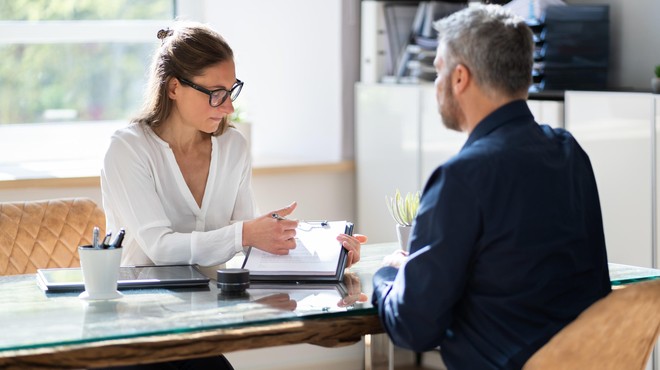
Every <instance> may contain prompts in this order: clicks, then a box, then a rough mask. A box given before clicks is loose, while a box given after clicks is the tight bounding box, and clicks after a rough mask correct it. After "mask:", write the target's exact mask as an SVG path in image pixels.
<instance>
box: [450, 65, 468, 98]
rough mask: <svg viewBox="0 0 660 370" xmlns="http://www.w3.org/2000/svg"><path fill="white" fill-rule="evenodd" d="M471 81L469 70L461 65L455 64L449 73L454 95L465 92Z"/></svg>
mask: <svg viewBox="0 0 660 370" xmlns="http://www.w3.org/2000/svg"><path fill="white" fill-rule="evenodd" d="M471 80H472V74H471V73H470V70H469V69H468V68H467V67H466V66H464V65H463V64H457V65H456V67H455V68H454V70H453V71H452V73H451V87H452V89H453V91H454V94H461V93H463V92H465V90H466V89H467V87H468V85H469V84H470V82H471Z"/></svg>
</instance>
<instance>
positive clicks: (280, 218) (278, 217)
mask: <svg viewBox="0 0 660 370" xmlns="http://www.w3.org/2000/svg"><path fill="white" fill-rule="evenodd" d="M271 217H273V218H274V219H276V220H280V221H284V220H286V218H284V217H282V216H280V215H278V214H277V213H273V214H272V215H271Z"/></svg>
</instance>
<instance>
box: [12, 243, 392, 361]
mask: <svg viewBox="0 0 660 370" xmlns="http://www.w3.org/2000/svg"><path fill="white" fill-rule="evenodd" d="M394 249H396V244H382V245H376V244H374V245H369V246H368V247H367V246H364V248H363V249H362V251H363V252H362V259H361V261H360V262H359V263H358V264H357V265H355V266H353V267H352V268H350V269H348V270H347V272H346V273H345V274H344V275H345V276H344V280H343V281H342V282H341V283H339V284H252V285H251V286H250V288H248V289H247V291H246V293H245V294H242V295H227V294H224V293H223V292H222V291H220V290H219V289H218V288H217V287H216V284H215V281H212V282H211V283H210V284H209V286H208V287H207V288H201V289H200V288H195V289H189V288H188V289H183V288H179V289H134V290H122V293H123V297H122V298H120V299H116V300H108V301H83V300H81V299H79V298H78V294H79V292H67V293H44V292H43V291H42V290H41V289H40V288H39V287H38V285H37V283H36V277H35V275H33V274H32V275H15V276H4V277H0V327H1V328H3V335H2V336H0V351H9V350H17V349H29V348H40V347H50V346H56V345H68V344H79V343H87V342H94V341H101V340H109V339H120V338H133V337H139V336H148V335H158V334H172V333H184V332H193V331H199V330H210V329H218V328H235V327H242V326H250V325H259V324H268V323H279V322H286V321H291V320H306V319H312V318H318V317H336V316H345V315H373V314H375V312H376V311H375V309H374V308H373V307H372V305H371V302H370V297H371V291H372V286H371V280H372V276H373V272H374V271H375V270H377V269H378V267H379V266H380V263H381V261H382V257H383V256H384V255H386V254H389V253H390V252H391V251H393V250H394ZM238 258H239V259H240V258H241V257H238ZM232 262H233V263H234V264H240V260H234V261H232Z"/></svg>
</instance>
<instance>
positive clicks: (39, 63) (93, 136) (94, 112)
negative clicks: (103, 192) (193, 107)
mask: <svg viewBox="0 0 660 370" xmlns="http://www.w3.org/2000/svg"><path fill="white" fill-rule="evenodd" d="M174 13H175V9H174V0H104V1H96V0H58V1H51V0H0V55H2V56H3V61H2V63H1V64H0V81H2V83H1V84H0V96H1V97H2V98H1V99H0V180H6V179H13V178H35V177H44V176H46V177H52V176H55V177H57V176H78V175H96V174H98V171H96V173H89V172H90V169H91V170H92V171H94V170H95V169H98V168H100V165H101V162H100V161H101V158H102V156H103V153H104V151H105V147H106V145H107V140H108V138H109V136H110V134H111V133H112V132H113V131H114V130H115V129H116V128H118V127H120V126H123V125H125V124H126V122H127V121H128V120H129V119H130V117H131V116H133V115H134V114H135V113H136V112H137V110H138V109H139V107H140V104H141V103H142V95H143V90H144V86H145V83H146V77H147V76H146V72H147V68H148V66H149V63H150V58H151V54H152V52H153V50H154V48H155V47H157V45H158V40H157V39H156V32H157V31H158V30H159V29H161V28H163V27H164V26H166V25H167V24H168V23H169V21H170V20H171V19H172V18H173V17H174ZM166 21H167V22H166ZM53 170H55V171H56V173H53Z"/></svg>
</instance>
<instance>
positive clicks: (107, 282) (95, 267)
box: [78, 246, 122, 300]
mask: <svg viewBox="0 0 660 370" xmlns="http://www.w3.org/2000/svg"><path fill="white" fill-rule="evenodd" d="M121 251H122V249H121V248H113V249H97V248H93V247H91V246H81V247H78V254H79V255H80V266H81V267H82V273H83V281H84V283H85V291H84V292H82V293H81V294H80V296H79V297H80V299H85V300H101V299H115V298H120V297H122V294H121V293H119V292H118V291H117V280H118V278H119V265H120V263H121Z"/></svg>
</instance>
